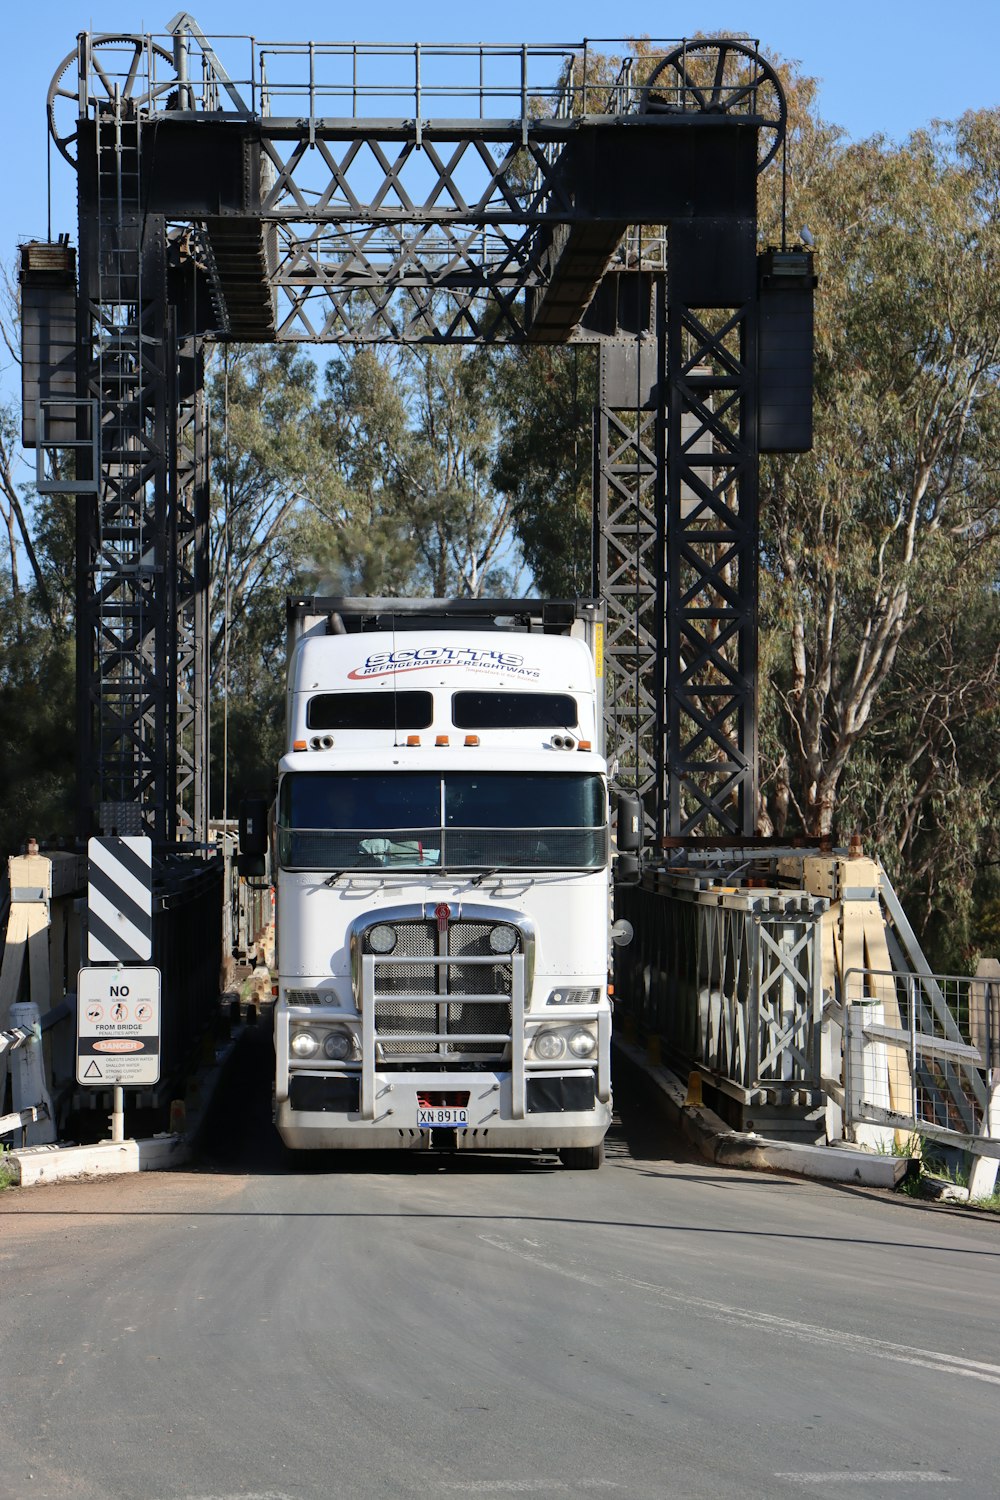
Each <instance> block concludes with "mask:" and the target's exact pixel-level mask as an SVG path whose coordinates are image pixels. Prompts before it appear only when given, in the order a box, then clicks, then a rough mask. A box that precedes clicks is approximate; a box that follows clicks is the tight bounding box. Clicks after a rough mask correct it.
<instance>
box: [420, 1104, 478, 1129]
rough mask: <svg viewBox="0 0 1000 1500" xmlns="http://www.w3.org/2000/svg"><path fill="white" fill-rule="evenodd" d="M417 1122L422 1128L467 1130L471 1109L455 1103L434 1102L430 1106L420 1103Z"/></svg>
mask: <svg viewBox="0 0 1000 1500" xmlns="http://www.w3.org/2000/svg"><path fill="white" fill-rule="evenodd" d="M417 1124H418V1125H419V1126H420V1129H421V1130H465V1129H467V1127H468V1124H469V1111H468V1110H467V1109H460V1108H459V1107H458V1106H457V1105H454V1104H434V1105H431V1106H430V1107H429V1108H425V1106H424V1105H418V1107H417Z"/></svg>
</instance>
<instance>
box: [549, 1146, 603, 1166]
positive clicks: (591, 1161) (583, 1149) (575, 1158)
mask: <svg viewBox="0 0 1000 1500" xmlns="http://www.w3.org/2000/svg"><path fill="white" fill-rule="evenodd" d="M559 1160H560V1161H561V1162H562V1164H563V1166H564V1167H569V1168H570V1169H571V1170H572V1171H574V1172H596V1171H597V1168H598V1167H599V1166H600V1165H601V1162H602V1161H603V1160H604V1142H603V1141H600V1142H599V1143H598V1145H596V1146H563V1147H562V1148H561V1150H560V1152H559Z"/></svg>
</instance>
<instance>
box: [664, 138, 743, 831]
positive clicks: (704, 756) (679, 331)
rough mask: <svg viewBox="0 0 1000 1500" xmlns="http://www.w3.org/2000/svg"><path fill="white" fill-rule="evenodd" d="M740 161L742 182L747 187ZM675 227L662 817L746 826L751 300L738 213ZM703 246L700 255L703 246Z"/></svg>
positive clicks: (670, 826)
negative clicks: (665, 786)
mask: <svg viewBox="0 0 1000 1500" xmlns="http://www.w3.org/2000/svg"><path fill="white" fill-rule="evenodd" d="M753 172H754V163H753V162H752V161H751V162H749V163H748V178H749V181H750V183H751V185H753V183H754V176H753ZM709 228H710V231H711V236H712V239H711V246H710V247H709V244H708V236H707V234H706V230H705V228H703V227H702V226H699V225H698V224H693V225H692V224H685V223H681V222H675V223H674V224H673V225H672V226H671V233H670V251H669V256H668V288H669V307H668V315H667V316H668V337H667V351H668V352H667V381H666V385H667V408H668V413H669V416H668V427H669V434H668V441H667V528H666V571H667V595H666V635H665V643H666V659H665V662H664V677H665V682H666V700H665V704H664V711H663V722H664V724H665V727H666V763H667V764H666V774H667V782H668V790H667V819H666V825H665V827H664V829H663V832H664V833H665V834H666V835H668V836H673V837H690V836H692V835H695V834H698V835H701V834H710V835H720V834H721V835H723V836H730V837H739V836H746V835H749V834H752V833H753V831H754V826H755V819H756V807H757V688H756V678H757V547H758V514H757V482H758V480H757V476H758V446H757V322H758V314H757V297H756V249H755V244H754V233H755V225H754V220H753V215H752V212H751V213H749V214H748V215H747V216H745V217H743V218H736V219H734V220H733V221H732V222H731V223H727V224H723V225H719V224H714V225H711V226H709ZM709 248H710V249H711V253H709Z"/></svg>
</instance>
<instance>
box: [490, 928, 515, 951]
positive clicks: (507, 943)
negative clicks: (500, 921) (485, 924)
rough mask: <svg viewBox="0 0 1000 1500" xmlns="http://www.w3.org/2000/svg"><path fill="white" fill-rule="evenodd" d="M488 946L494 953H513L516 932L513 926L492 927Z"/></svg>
mask: <svg viewBox="0 0 1000 1500" xmlns="http://www.w3.org/2000/svg"><path fill="white" fill-rule="evenodd" d="M490 947H491V948H492V949H493V952H494V953H513V951H514V949H515V948H516V947H517V932H516V931H515V929H514V928H513V927H494V928H493V930H492V931H491V933H490Z"/></svg>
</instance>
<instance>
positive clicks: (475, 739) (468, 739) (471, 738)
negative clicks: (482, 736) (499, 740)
mask: <svg viewBox="0 0 1000 1500" xmlns="http://www.w3.org/2000/svg"><path fill="white" fill-rule="evenodd" d="M465 743H466V744H467V745H478V744H479V736H478V734H467V735H466V736H465Z"/></svg>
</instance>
